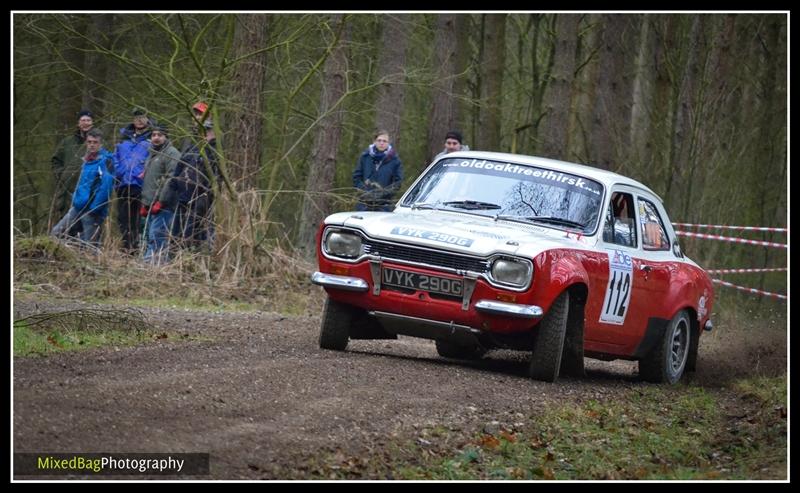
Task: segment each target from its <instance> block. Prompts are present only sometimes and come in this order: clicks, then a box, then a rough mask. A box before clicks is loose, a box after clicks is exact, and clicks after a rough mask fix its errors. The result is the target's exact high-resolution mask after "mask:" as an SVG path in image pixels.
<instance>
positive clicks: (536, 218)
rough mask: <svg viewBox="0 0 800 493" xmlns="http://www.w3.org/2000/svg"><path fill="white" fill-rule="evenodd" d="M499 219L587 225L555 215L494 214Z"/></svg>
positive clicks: (495, 218) (577, 225)
mask: <svg viewBox="0 0 800 493" xmlns="http://www.w3.org/2000/svg"><path fill="white" fill-rule="evenodd" d="M498 219H506V220H510V221H522V222H542V223H552V224H563V225H565V226H574V227H577V228H580V229H581V230H583V228H585V227H586V226H585V225H583V224H581V223H579V222H576V221H571V220H569V219H564V218H562V217H554V216H509V215H503V214H498V215H496V216H494V220H495V221H496V220H498Z"/></svg>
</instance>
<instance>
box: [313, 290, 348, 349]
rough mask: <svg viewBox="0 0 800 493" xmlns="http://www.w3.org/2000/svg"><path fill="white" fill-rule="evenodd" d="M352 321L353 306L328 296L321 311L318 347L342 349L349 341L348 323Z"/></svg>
mask: <svg viewBox="0 0 800 493" xmlns="http://www.w3.org/2000/svg"><path fill="white" fill-rule="evenodd" d="M352 322H353V308H352V307H350V306H348V305H345V304H344V303H339V302H337V301H333V300H332V299H330V298H328V299H326V300H325V307H324V308H323V313H322V326H321V327H320V331H319V347H321V348H322V349H333V350H335V351H344V350H345V348H346V347H347V343H348V341H350V325H351V324H352Z"/></svg>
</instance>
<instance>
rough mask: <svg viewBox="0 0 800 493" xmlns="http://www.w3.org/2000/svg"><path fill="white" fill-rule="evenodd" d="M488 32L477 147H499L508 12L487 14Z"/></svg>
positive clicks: (482, 64)
mask: <svg viewBox="0 0 800 493" xmlns="http://www.w3.org/2000/svg"><path fill="white" fill-rule="evenodd" d="M485 19H486V33H485V40H484V52H483V59H482V60H481V72H482V76H481V81H482V87H481V89H482V90H481V111H480V114H481V118H480V120H481V124H480V128H479V131H478V142H477V145H478V148H479V149H481V150H485V151H500V150H501V148H500V137H501V136H500V123H501V116H502V115H501V114H500V103H501V97H502V90H503V69H504V64H505V51H506V50H505V41H506V39H505V38H506V27H505V26H506V14H485Z"/></svg>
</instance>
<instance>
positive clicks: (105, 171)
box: [51, 128, 114, 248]
mask: <svg viewBox="0 0 800 493" xmlns="http://www.w3.org/2000/svg"><path fill="white" fill-rule="evenodd" d="M85 142H86V154H85V155H84V156H83V157H82V158H81V162H82V164H81V173H80V177H79V179H78V181H77V185H76V187H75V193H73V194H72V202H71V204H70V208H69V210H68V211H67V213H66V214H65V215H64V217H63V218H62V219H61V220H60V221H59V222H58V224H56V225H55V226H54V227H53V230H52V232H51V234H52V235H53V236H55V237H64V236H72V235H71V234H70V230H72V229H73V228H74V225H75V224H80V226H81V227H80V233H79V238H80V239H81V241H83V242H85V243H86V244H89V245H93V246H94V247H96V248H100V237H101V235H102V226H103V222H105V220H106V217H107V216H108V203H109V202H110V200H111V190H112V189H113V186H114V178H113V176H112V175H111V169H112V166H113V158H112V156H111V153H110V152H108V151H107V150H105V149H103V133H102V132H101V131H100V130H98V129H96V128H93V129H91V130H89V131H88V132H87V133H86V140H85Z"/></svg>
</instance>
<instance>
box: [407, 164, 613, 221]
mask: <svg viewBox="0 0 800 493" xmlns="http://www.w3.org/2000/svg"><path fill="white" fill-rule="evenodd" d="M602 198H603V186H602V185H601V184H600V183H598V182H596V181H594V180H590V179H588V178H584V177H581V176H576V175H572V174H569V173H564V172H562V171H555V170H550V169H546V168H537V167H534V166H525V165H521V164H514V163H506V162H502V161H489V160H485V159H464V158H453V159H445V160H443V161H440V162H439V163H437V164H436V165H435V166H434V167H433V168H431V170H430V171H429V172H428V173H427V174H426V175H425V176H424V177H423V178H422V179H421V180H420V181H419V182H418V183H417V184H416V186H415V187H414V188H413V189H412V190H411V191H410V192H409V194H408V195H407V196H406V198H405V200H404V201H403V203H402V205H403V206H405V207H413V208H422V209H428V208H436V209H448V210H449V209H453V210H460V211H464V212H469V213H470V214H480V215H484V216H489V217H496V218H499V219H509V220H519V221H524V222H531V223H537V224H541V225H543V226H549V227H557V228H563V229H579V230H581V231H582V232H584V233H590V232H592V231H594V229H595V224H596V223H597V219H598V216H599V211H600V204H601V201H602Z"/></svg>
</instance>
